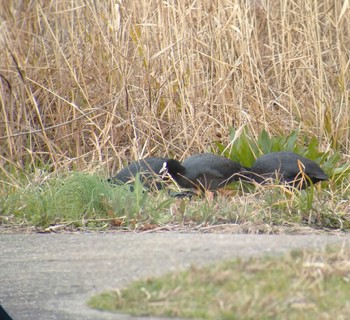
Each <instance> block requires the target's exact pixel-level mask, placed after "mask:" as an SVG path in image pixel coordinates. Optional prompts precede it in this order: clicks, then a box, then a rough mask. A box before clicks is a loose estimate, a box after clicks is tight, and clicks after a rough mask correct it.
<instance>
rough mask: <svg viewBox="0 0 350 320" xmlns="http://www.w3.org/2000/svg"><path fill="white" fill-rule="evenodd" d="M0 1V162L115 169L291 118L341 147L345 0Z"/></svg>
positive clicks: (272, 127)
mask: <svg viewBox="0 0 350 320" xmlns="http://www.w3.org/2000/svg"><path fill="white" fill-rule="evenodd" d="M0 12H1V15H0V21H1V24H0V30H1V32H0V46H1V48H3V50H1V51H0V61H1V63H0V106H1V109H0V110H1V111H0V114H1V116H0V143H1V159H0V164H1V167H2V168H4V167H6V166H8V165H9V164H11V165H14V166H16V167H18V168H23V167H27V166H29V165H34V166H38V165H40V166H43V165H46V166H49V167H50V168H53V169H57V168H64V169H70V168H76V169H80V170H81V169H86V168H88V169H91V168H96V166H103V167H108V168H109V170H111V171H113V172H114V171H115V170H116V169H117V168H118V167H119V166H120V165H121V163H122V162H124V161H125V160H129V159H135V158H139V157H142V156H148V155H154V156H156V155H161V156H162V155H168V156H173V157H176V158H178V159H182V158H183V157H185V156H187V155H189V154H191V153H193V152H198V151H203V150H207V149H208V148H210V146H211V144H212V142H213V141H220V142H222V143H228V142H229V138H228V129H229V127H230V126H232V127H235V128H240V127H241V126H243V125H247V126H248V128H249V129H250V131H251V132H253V133H254V134H258V132H259V131H261V130H262V129H266V130H267V131H268V132H269V133H270V134H272V135H274V134H282V133H283V134H286V133H288V132H289V131H290V130H292V129H295V128H300V129H301V132H302V133H303V134H305V135H315V136H317V137H318V139H319V141H321V142H322V146H323V148H324V149H325V150H328V149H330V148H334V149H341V150H342V151H343V153H345V154H346V153H349V147H350V144H349V117H350V107H349V101H350V99H349V74H350V73H349V61H350V60H349V48H350V9H349V7H348V2H346V1H345V2H342V1H332V0H323V1H310V0H306V1H305V0H295V1H287V0H279V1H270V0H261V1H248V0H239V1H232V0H231V1H211V0H210V1H209V0H204V1H154V0H142V1H137V2H136V1H102V2H95V1H91V0H88V1H80V0H73V1H69V2H67V1H59V0H56V1H46V0H42V1H21V2H10V3H8V2H5V1H4V2H2V3H1V10H0Z"/></svg>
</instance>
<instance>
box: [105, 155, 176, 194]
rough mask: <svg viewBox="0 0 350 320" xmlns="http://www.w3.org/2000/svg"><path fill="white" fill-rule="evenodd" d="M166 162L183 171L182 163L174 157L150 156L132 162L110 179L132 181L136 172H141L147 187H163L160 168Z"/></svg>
mask: <svg viewBox="0 0 350 320" xmlns="http://www.w3.org/2000/svg"><path fill="white" fill-rule="evenodd" d="M164 162H169V163H170V164H171V165H172V167H174V168H176V167H179V168H180V169H179V171H181V163H180V162H178V161H176V160H174V159H169V158H158V157H149V158H144V159H141V160H137V161H133V162H131V163H130V164H129V165H128V166H126V167H125V168H123V169H122V170H120V171H119V172H118V173H117V174H116V175H115V176H114V177H113V178H110V179H108V181H109V182H110V183H116V184H122V183H128V182H132V181H134V179H135V176H136V174H137V173H139V174H140V180H141V182H142V183H143V185H144V186H145V187H148V188H150V187H154V188H156V189H162V188H163V182H162V180H161V175H160V170H161V169H162V167H163V164H164ZM174 170H175V169H174Z"/></svg>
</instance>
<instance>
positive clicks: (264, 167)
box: [247, 151, 328, 189]
mask: <svg viewBox="0 0 350 320" xmlns="http://www.w3.org/2000/svg"><path fill="white" fill-rule="evenodd" d="M247 176H248V177H250V178H251V179H253V180H255V181H256V182H258V183H263V182H265V181H266V180H267V179H274V180H279V181H280V182H282V183H285V184H288V185H291V186H294V187H296V188H298V189H305V188H306V187H307V186H309V185H310V180H311V181H312V183H317V182H319V181H324V180H328V176H327V175H326V174H325V173H324V172H323V170H322V169H321V168H320V166H319V165H318V164H317V163H316V162H314V161H312V160H310V159H307V158H305V157H302V156H300V155H298V154H296V153H294V152H289V151H281V152H272V153H268V154H265V155H263V156H261V157H259V158H258V159H256V161H255V163H254V164H253V166H252V167H251V169H250V173H248V174H247Z"/></svg>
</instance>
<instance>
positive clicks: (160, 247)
mask: <svg viewBox="0 0 350 320" xmlns="http://www.w3.org/2000/svg"><path fill="white" fill-rule="evenodd" d="M343 242H346V243H347V244H349V243H350V238H349V236H326V235H322V236H319V235H307V236H306V235H295V236H294V235H237V234H195V233H187V234H186V233H146V234H142V233H141V234H140V233H139V234H134V233H106V234H97V233H95V234H93V233H91V234H21V235H19V234H3V235H0V304H1V305H2V306H3V308H4V309H5V310H6V311H7V312H8V313H9V314H10V315H11V316H12V318H13V319H14V320H25V319H37V320H40V319H43V320H50V319H58V320H83V319H84V320H96V319H118V320H126V319H141V318H133V317H130V316H127V315H120V314H112V313H108V312H100V311H96V310H91V309H90V308H88V307H87V306H86V301H87V300H88V298H89V297H90V296H91V295H93V294H95V293H97V292H101V291H104V290H108V289H113V288H117V287H118V288H121V287H123V286H125V285H127V284H128V283H129V282H131V281H133V280H136V279H139V278H143V277H148V276H159V275H161V274H164V273H165V272H168V271H175V270H179V269H184V268H187V267H189V266H191V265H193V264H196V265H205V264H209V263H213V262H215V261H218V260H224V259H230V258H234V257H248V256H253V255H262V254H280V253H283V252H286V251H288V250H291V249H294V248H322V247H324V246H326V245H333V244H342V243H343ZM145 319H147V320H151V319H155V318H145Z"/></svg>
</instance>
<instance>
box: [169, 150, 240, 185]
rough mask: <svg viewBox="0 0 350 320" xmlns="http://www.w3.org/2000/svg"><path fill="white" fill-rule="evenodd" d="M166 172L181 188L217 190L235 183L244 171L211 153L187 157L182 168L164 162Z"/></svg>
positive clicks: (229, 161) (237, 165) (228, 160)
mask: <svg viewBox="0 0 350 320" xmlns="http://www.w3.org/2000/svg"><path fill="white" fill-rule="evenodd" d="M165 170H167V171H168V173H169V174H170V175H171V176H172V177H173V179H174V180H175V181H176V182H177V183H178V184H179V186H180V187H182V188H200V189H207V190H211V191H214V190H217V189H218V188H223V187H225V186H226V185H227V184H229V183H231V182H233V181H237V180H238V179H239V175H240V172H243V171H245V170H246V168H243V167H242V166H241V165H240V164H239V163H238V162H234V161H232V160H230V159H228V158H225V157H220V156H217V155H215V154H211V153H200V154H195V155H193V156H190V157H188V158H187V159H185V160H184V161H183V162H182V166H181V167H180V166H178V164H177V165H174V164H173V163H169V162H165V164H164V167H163V169H162V171H165Z"/></svg>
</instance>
